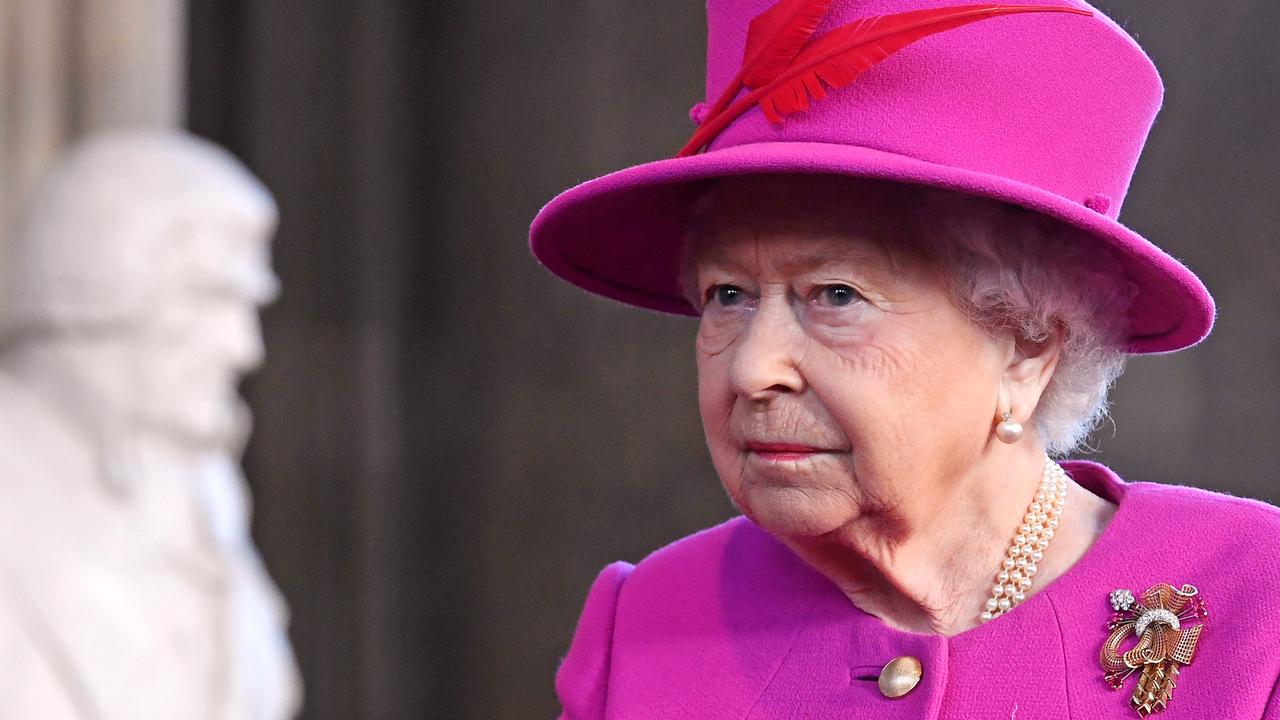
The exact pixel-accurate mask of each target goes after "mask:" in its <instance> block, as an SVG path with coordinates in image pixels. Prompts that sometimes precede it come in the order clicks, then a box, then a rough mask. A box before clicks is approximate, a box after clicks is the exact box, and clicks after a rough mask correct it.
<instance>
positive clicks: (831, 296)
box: [817, 285, 862, 307]
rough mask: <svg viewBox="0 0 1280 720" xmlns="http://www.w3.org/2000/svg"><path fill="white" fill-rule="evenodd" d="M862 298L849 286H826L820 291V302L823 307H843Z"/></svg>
mask: <svg viewBox="0 0 1280 720" xmlns="http://www.w3.org/2000/svg"><path fill="white" fill-rule="evenodd" d="M861 297H862V296H861V295H859V294H858V291H857V290H854V289H853V288H851V287H849V286H848V285H824V286H823V287H821V288H819V289H818V298H817V299H818V301H819V302H820V303H822V304H823V305H830V306H832V307H842V306H844V305H849V304H851V303H853V302H855V301H857V300H859V299H860V298H861Z"/></svg>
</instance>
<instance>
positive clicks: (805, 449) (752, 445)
mask: <svg viewBox="0 0 1280 720" xmlns="http://www.w3.org/2000/svg"><path fill="white" fill-rule="evenodd" d="M745 447H746V449H747V452H750V453H751V454H753V455H755V456H756V457H758V458H760V459H761V460H768V461H771V462H794V461H796V460H804V459H806V458H810V457H813V456H814V455H819V454H823V453H831V452H835V451H834V450H832V449H830V448H823V447H815V446H813V445H805V444H801V443H776V442H749V443H747V444H746V446H745Z"/></svg>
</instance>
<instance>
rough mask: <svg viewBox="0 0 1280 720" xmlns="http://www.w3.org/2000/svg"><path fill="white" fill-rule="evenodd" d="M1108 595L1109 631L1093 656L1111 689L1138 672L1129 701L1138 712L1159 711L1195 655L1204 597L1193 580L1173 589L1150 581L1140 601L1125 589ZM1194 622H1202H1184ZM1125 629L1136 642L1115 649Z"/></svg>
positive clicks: (1141, 715) (1126, 635)
mask: <svg viewBox="0 0 1280 720" xmlns="http://www.w3.org/2000/svg"><path fill="white" fill-rule="evenodd" d="M1110 600H1111V607H1112V608H1113V609H1114V610H1115V614H1113V615H1112V616H1111V620H1110V621H1109V622H1108V623H1107V629H1108V630H1110V631H1111V634H1110V635H1108V636H1107V641H1106V642H1105V643H1103V645H1102V652H1101V653H1099V655H1098V660H1099V662H1100V663H1101V664H1102V672H1103V677H1104V678H1105V679H1106V681H1107V684H1108V685H1110V686H1111V689H1112V690H1119V689H1120V688H1121V687H1122V686H1123V685H1124V681H1125V680H1126V679H1128V677H1129V676H1130V675H1132V674H1133V673H1134V672H1139V671H1140V673H1141V674H1140V675H1139V677H1138V686H1137V687H1136V688H1134V690H1133V697H1132V698H1130V700H1129V704H1130V705H1131V706H1133V709H1134V710H1137V711H1138V716H1139V717H1146V716H1147V715H1150V714H1151V713H1153V712H1159V711H1161V710H1164V709H1165V708H1166V707H1167V706H1168V704H1169V700H1170V699H1171V698H1172V697H1173V689H1174V688H1175V687H1177V682H1176V680H1177V678H1178V673H1179V672H1180V670H1181V668H1182V666H1183V665H1189V664H1190V663H1191V660H1192V658H1193V657H1194V656H1195V652H1196V644H1197V643H1198V642H1199V641H1200V633H1201V631H1202V630H1203V629H1204V624H1203V622H1202V621H1203V620H1204V619H1205V618H1207V617H1208V616H1209V611H1208V610H1206V609H1205V606H1204V600H1203V599H1202V598H1201V597H1200V594H1199V591H1198V590H1196V588H1195V586H1194V585H1185V584H1184V585H1183V586H1182V587H1181V588H1174V587H1173V586H1172V585H1169V584H1168V583H1159V584H1157V585H1153V586H1151V587H1150V588H1149V589H1148V590H1147V591H1146V592H1144V593H1142V599H1141V600H1138V599H1135V598H1134V596H1133V593H1132V592H1131V591H1129V590H1125V589H1119V590H1113V591H1112V592H1111V596H1110ZM1196 621H1201V624H1198V625H1188V623H1191V622H1196ZM1130 634H1133V635H1135V636H1137V638H1138V643H1137V644H1136V645H1134V646H1133V647H1132V648H1130V649H1129V650H1126V651H1124V652H1120V644H1121V643H1122V642H1123V641H1124V640H1125V639H1126V638H1128V637H1129V635H1130Z"/></svg>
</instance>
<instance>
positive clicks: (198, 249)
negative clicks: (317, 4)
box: [0, 131, 300, 720]
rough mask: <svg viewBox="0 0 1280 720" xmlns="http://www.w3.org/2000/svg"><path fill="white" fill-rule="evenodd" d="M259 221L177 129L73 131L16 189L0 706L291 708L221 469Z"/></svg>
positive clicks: (230, 712) (234, 446)
mask: <svg viewBox="0 0 1280 720" xmlns="http://www.w3.org/2000/svg"><path fill="white" fill-rule="evenodd" d="M275 224H276V209H275V205H274V203H273V202H272V200H271V197H270V195H269V194H268V193H267V191H266V189H265V188H264V187H263V186H262V185H261V184H260V183H259V182H258V181H257V180H256V179H255V178H253V177H252V175H250V174H249V172H248V171H247V170H246V169H245V168H244V167H243V166H242V165H241V164H240V163H239V162H238V161H236V160H235V159H234V158H233V157H232V156H231V155H230V154H229V153H227V152H225V151H224V150H222V149H220V148H218V147H216V146H215V145H213V144H211V143H208V142H206V141H203V140H200V139H197V138H195V137H192V136H189V135H186V134H182V133H177V132H165V131H160V132H158V131H145V132H142V131H135V132H114V133H110V134H104V135H99V136H96V137H93V138H90V139H88V140H86V141H84V142H83V143H81V144H80V145H78V146H77V147H75V148H73V149H72V150H71V152H70V153H69V154H68V155H67V157H66V159H65V160H64V161H63V162H62V163H61V164H59V165H58V166H57V167H56V168H55V169H54V170H53V172H52V173H51V174H50V176H49V177H48V178H47V179H46V181H45V182H44V183H43V184H42V185H41V186H40V187H39V188H38V190H37V192H36V194H35V197H34V201H33V202H32V204H31V206H30V207H29V208H28V210H27V212H26V213H25V216H24V221H23V222H22V223H21V224H20V229H19V231H18V232H17V234H16V235H15V237H13V238H12V239H11V240H10V241H9V243H8V245H7V247H6V252H5V253H4V254H3V256H2V257H0V276H3V278H4V280H3V283H0V290H2V291H3V292H0V718H5V719H6V720H10V719H15V720H16V719H19V718H39V719H40V720H57V719H60V718H104V719H112V720H114V719H116V718H120V719H124V718H128V719H129V720H147V719H150V718H156V719H159V718H165V719H166V720H172V719H174V718H209V719H218V720H221V719H224V718H225V719H231V718H236V719H241V718H243V719H245V720H278V719H283V718H290V717H293V716H294V715H295V714H296V712H297V710H298V707H299V704H300V683H299V680H298V673H297V670H296V667H295V664H294V661H293V656H292V653H291V651H290V650H289V646H288V641H287V638H286V635H285V625H286V612H285V608H284V604H283V601H282V599H281V598H280V596H279V593H278V592H277V590H276V589H275V587H274V585H273V584H272V583H271V581H270V579H269V578H268V577H267V575H266V572H265V570H264V568H263V566H262V563H261V561H260V559H259V557H258V554H257V552H256V551H255V549H254V548H253V545H252V543H251V540H250V536H249V529H248V517H249V502H248V496H247V491H246V486H245V483H244V479H243V477H242V475H241V473H240V470H239V455H240V452H241V450H242V447H243V443H244V440H245V437H246V435H247V432H248V418H249V416H248V412H247V410H246V409H245V406H244V404H243V402H242V401H241V400H240V399H239V396H238V393H237V385H238V383H239V381H240V379H241V377H242V376H243V374H244V373H246V372H248V371H250V370H252V369H253V368H254V367H256V366H257V365H258V363H259V362H260V361H261V359H262V353H263V348H262V337H261V332H260V328H259V324H258V316H257V312H258V308H259V307H260V306H261V305H262V304H264V303H266V302H269V301H270V300H271V299H272V298H273V297H274V296H275V294H276V292H277V284H278V283H277V280H276V278H275V276H274V274H273V273H272V272H271V269H270V257H269V241H270V237H271V235H272V234H273V232H274V228H275Z"/></svg>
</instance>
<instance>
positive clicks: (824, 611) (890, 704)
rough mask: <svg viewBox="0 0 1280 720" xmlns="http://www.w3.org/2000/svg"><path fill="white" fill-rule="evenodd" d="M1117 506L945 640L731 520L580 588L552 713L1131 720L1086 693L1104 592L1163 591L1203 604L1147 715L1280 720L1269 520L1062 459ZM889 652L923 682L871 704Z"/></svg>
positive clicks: (1279, 555)
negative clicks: (870, 607) (1004, 608)
mask: <svg viewBox="0 0 1280 720" xmlns="http://www.w3.org/2000/svg"><path fill="white" fill-rule="evenodd" d="M1063 467H1064V468H1066V470H1067V472H1068V473H1069V474H1070V475H1071V477H1072V478H1074V479H1075V480H1076V481H1077V482H1078V483H1080V484H1081V485H1083V486H1084V487H1086V488H1088V489H1090V490H1092V491H1093V492H1094V493H1097V494H1098V495H1101V496H1103V497H1106V498H1108V499H1110V500H1112V501H1113V502H1115V503H1117V504H1118V505H1119V509H1118V510H1117V512H1116V514H1115V517H1114V519H1113V520H1112V521H1111V524H1110V525H1108V527H1107V529H1106V531H1105V532H1104V533H1103V534H1102V535H1101V537H1099V538H1098V540H1097V541H1096V542H1095V543H1094V545H1093V547H1092V548H1090V549H1089V551H1088V552H1087V553H1086V554H1085V556H1084V557H1083V558H1081V559H1080V561H1079V562H1078V563H1076V565H1075V566H1074V567H1072V568H1071V569H1070V570H1068V571H1067V572H1066V573H1065V574H1063V575H1061V576H1060V577H1058V578H1057V579H1055V580H1054V581H1053V582H1052V583H1050V584H1049V585H1047V586H1046V587H1044V588H1043V589H1042V590H1041V591H1040V592H1038V593H1036V594H1035V595H1032V596H1031V597H1030V598H1028V599H1027V600H1026V602H1024V603H1023V604H1022V605H1021V606H1019V607H1017V608H1016V609H1014V610H1013V611H1012V612H1011V613H1009V614H1008V615H1006V616H1004V617H1001V618H998V619H997V620H995V621H993V622H991V623H990V624H987V625H983V626H980V627H977V628H974V629H972V630H969V631H966V632H963V633H960V634H959V635H956V636H954V637H942V636H938V635H920V634H915V633H910V632H903V631H899V630H895V629H891V628H888V627H886V626H884V625H883V624H881V623H880V621H879V620H877V619H876V618H875V617H872V616H870V615H868V614H866V613H864V612H862V611H860V610H858V609H857V608H856V607H855V606H854V605H853V604H852V603H850V602H849V600H848V598H846V597H845V596H844V595H843V594H842V593H841V592H840V591H839V590H838V589H837V588H836V587H835V585H834V584H833V583H831V582H830V581H829V580H827V579H826V578H825V577H824V576H822V575H821V574H819V573H818V572H816V571H815V570H813V569H811V568H810V567H809V566H808V565H807V564H805V563H804V561H802V560H801V559H800V558H799V557H797V556H796V555H795V554H793V553H792V552H791V551H790V550H788V549H787V548H786V547H784V546H783V545H781V544H780V543H778V542H777V541H776V540H774V539H773V538H772V537H771V536H770V535H768V534H767V533H765V532H764V531H762V530H760V529H759V528H758V527H756V526H755V525H754V524H752V523H751V522H750V521H748V520H746V519H745V518H741V517H739V518H735V519H733V520H730V521H728V522H726V523H724V524H722V525H719V526H717V527H714V528H711V529H709V530H705V531H702V532H700V533H697V534H695V535H692V536H690V537H687V538H684V539H682V540H679V541H678V542H675V543H673V544H671V545H669V546H667V547H665V548H663V549H661V550H659V551H657V552H655V553H653V554H652V555H650V556H649V557H648V558H645V559H644V560H643V561H641V562H640V563H639V564H638V565H634V566H633V565H631V564H629V563H623V562H618V563H614V564H612V565H610V566H608V567H607V568H605V569H604V571H603V572H602V573H601V574H600V576H599V577H598V578H597V579H596V581H595V584H594V585H592V587H591V591H590V594H589V595H588V597H587V601H586V606H585V607H584V608H583V611H582V617H581V619H580V621H579V623H578V630H577V634H576V635H575V636H574V639H573V645H572V647H571V648H570V650H569V653H568V655H567V656H566V657H565V659H564V662H563V663H562V664H561V667H560V671H559V673H558V674H557V676H556V689H557V691H558V693H559V696H560V701H561V703H562V706H563V708H564V715H563V716H562V717H563V718H565V719H567V720H597V719H604V718H609V719H611V720H614V719H617V720H621V719H626V720H666V719H668V718H670V719H673V720H674V719H676V718H679V719H680V720H687V719H689V718H698V719H703V720H712V719H719V718H726V719H728V718H732V719H733V720H762V719H764V718H797V719H799V718H814V719H817V718H840V719H841V720H856V719H858V718H876V719H877V720H888V719H890V718H904V719H905V718H910V719H911V720H922V719H925V718H950V719H955V720H961V719H963V720H972V719H986V718H993V719H1001V720H1003V719H1010V720H1067V719H1068V718H1070V719H1072V720H1100V719H1102V718H1136V717H1138V715H1137V713H1136V712H1135V711H1134V710H1133V709H1131V708H1130V707H1129V705H1128V703H1129V697H1130V695H1131V694H1132V692H1133V689H1134V685H1135V683H1136V682H1137V675H1136V674H1135V675H1133V676H1131V677H1129V678H1128V680H1127V681H1126V682H1125V684H1124V687H1123V688H1122V689H1121V690H1112V689H1110V688H1109V687H1108V686H1107V685H1106V683H1105V682H1104V681H1103V677H1102V670H1101V669H1100V667H1099V664H1098V654H1099V650H1100V648H1101V646H1102V644H1103V642H1104V640H1105V639H1106V636H1107V630H1106V625H1107V621H1108V619H1109V617H1110V616H1111V614H1112V612H1113V611H1112V608H1111V606H1110V605H1109V604H1108V594H1109V593H1110V592H1111V591H1112V590H1113V589H1116V588H1129V589H1132V590H1133V591H1134V593H1135V594H1140V593H1141V592H1142V591H1144V590H1146V589H1147V588H1148V587H1150V586H1151V585H1154V584H1156V583H1160V582H1167V583H1169V584H1171V585H1174V586H1175V587H1178V586H1181V585H1182V584H1183V583H1190V584H1192V585H1195V586H1197V587H1198V588H1199V590H1200V596H1201V597H1203V598H1204V601H1205V604H1206V606H1207V608H1208V610H1209V617H1208V618H1207V619H1206V620H1205V621H1204V629H1203V631H1202V634H1201V637H1200V641H1199V645H1198V647H1197V650H1196V654H1195V656H1194V658H1193V661H1192V663H1191V664H1190V665H1187V666H1186V667H1184V668H1183V669H1182V673H1181V675H1180V676H1179V677H1178V680H1177V687H1176V689H1175V690H1174V692H1173V698H1172V700H1171V702H1170V703H1169V706H1168V709H1167V710H1165V711H1164V712H1162V713H1159V714H1157V715H1155V716H1154V717H1155V718H1157V720H1166V719H1167V720H1178V719H1189V718H1195V719H1196V720H1207V719H1209V718H1214V719H1218V718H1223V719H1235V718H1250V719H1253V720H1257V719H1258V718H1264V719H1265V720H1280V690H1278V689H1277V678H1278V677H1280V510H1278V509H1276V508H1274V507H1272V506H1270V505H1266V504H1264V503H1260V502H1256V501H1252V500H1246V499H1242V498H1236V497H1231V496H1228V495H1221V494H1216V493H1211V492H1208V491H1205V490H1199V489H1194V488H1185V487H1175V486H1168V485H1160V484H1154V483H1141V482H1138V483H1125V482H1124V481H1122V480H1121V479H1120V478H1118V477H1117V476H1116V475H1115V474H1114V473H1113V472H1111V471H1110V470H1109V469H1107V468H1105V467H1103V466H1102V465H1099V464H1097V463H1092V462H1084V461H1071V462H1064V463H1063ZM903 655H910V656H914V657H916V658H918V659H919V660H920V662H921V664H922V665H923V668H924V674H923V677H922V679H921V681H920V684H919V685H918V686H916V687H915V689H914V690H912V691H911V692H910V693H908V694H907V695H906V696H905V697H902V698H898V699H892V700H891V699H888V698H886V697H884V696H883V695H882V694H881V693H880V691H879V686H878V683H877V678H878V676H879V673H880V670H881V668H882V667H883V666H884V665H885V663H886V662H888V661H889V660H891V659H893V658H895V657H898V656H903Z"/></svg>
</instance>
